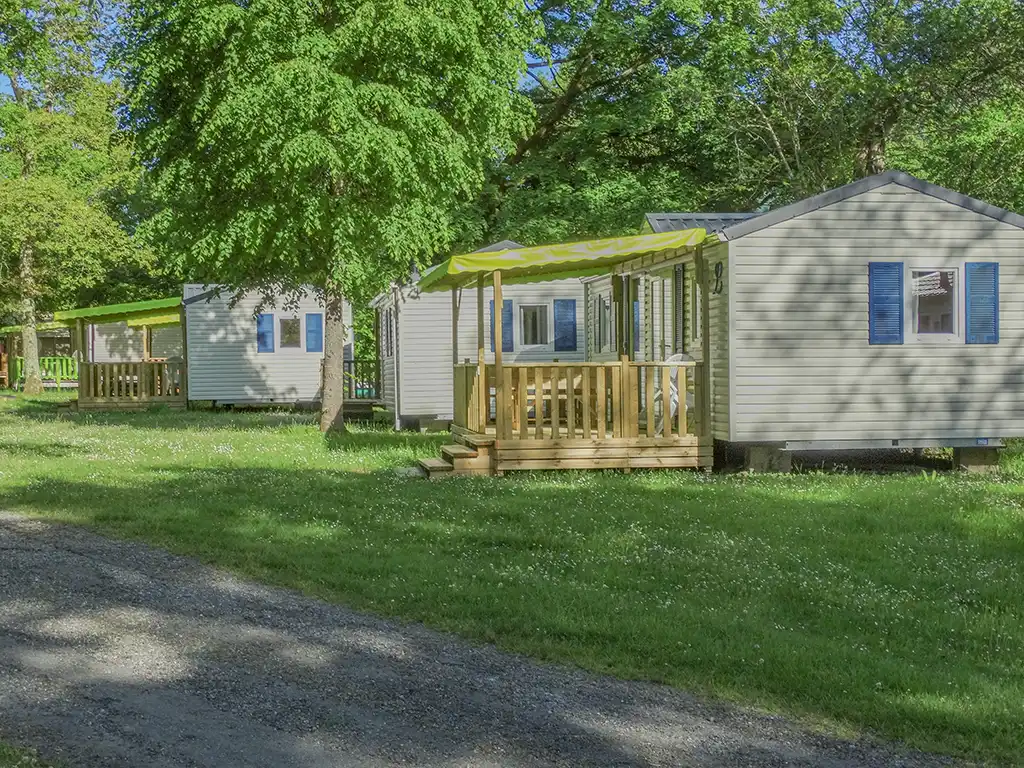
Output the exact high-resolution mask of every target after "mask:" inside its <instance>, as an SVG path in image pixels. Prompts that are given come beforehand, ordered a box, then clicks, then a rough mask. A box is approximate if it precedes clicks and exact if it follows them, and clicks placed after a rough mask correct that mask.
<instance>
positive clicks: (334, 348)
mask: <svg viewBox="0 0 1024 768" xmlns="http://www.w3.org/2000/svg"><path fill="white" fill-rule="evenodd" d="M325 305H326V309H327V312H326V314H327V317H326V322H325V323H324V382H323V384H324V386H323V399H322V403H321V411H320V431H321V432H330V433H334V434H340V433H343V432H344V431H345V413H344V411H345V335H346V334H345V332H346V331H347V330H348V329H347V328H345V315H344V307H345V296H344V293H343V292H342V290H341V288H340V287H339V286H336V285H335V286H330V287H328V289H327V296H326V301H325Z"/></svg>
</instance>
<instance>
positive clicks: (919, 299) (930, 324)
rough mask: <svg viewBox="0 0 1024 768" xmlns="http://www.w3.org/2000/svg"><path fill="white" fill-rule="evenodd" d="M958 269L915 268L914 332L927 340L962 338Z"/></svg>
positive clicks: (912, 283) (912, 272)
mask: <svg viewBox="0 0 1024 768" xmlns="http://www.w3.org/2000/svg"><path fill="white" fill-rule="evenodd" d="M958 277H959V275H958V270H956V269H912V270H911V272H910V278H911V279H910V285H911V290H910V304H911V317H912V318H913V328H914V333H916V334H917V335H919V336H924V337H928V338H942V337H946V338H955V337H957V336H958V335H959V332H960V329H959V327H958V326H959V323H958V322H957V319H958V316H959V312H958V307H959V301H958V293H959V280H958Z"/></svg>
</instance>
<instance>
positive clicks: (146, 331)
mask: <svg viewBox="0 0 1024 768" xmlns="http://www.w3.org/2000/svg"><path fill="white" fill-rule="evenodd" d="M151 357H153V337H152V336H151V335H150V328H149V326H148V325H144V326H142V359H143V360H149V359H150V358H151Z"/></svg>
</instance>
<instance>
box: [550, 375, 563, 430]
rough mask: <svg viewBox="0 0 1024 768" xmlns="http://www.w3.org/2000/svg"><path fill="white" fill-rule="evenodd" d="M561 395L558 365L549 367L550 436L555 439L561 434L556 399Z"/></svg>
mask: <svg viewBox="0 0 1024 768" xmlns="http://www.w3.org/2000/svg"><path fill="white" fill-rule="evenodd" d="M561 396H562V381H561V377H560V375H559V369H558V366H557V365H556V366H554V367H553V368H552V369H551V437H552V438H553V439H555V440H557V439H558V436H559V434H561V424H560V422H561V418H560V416H559V410H560V409H559V407H558V401H559V399H560V398H561Z"/></svg>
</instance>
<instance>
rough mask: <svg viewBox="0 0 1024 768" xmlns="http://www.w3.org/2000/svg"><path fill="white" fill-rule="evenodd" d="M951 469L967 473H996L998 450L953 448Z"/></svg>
mask: <svg viewBox="0 0 1024 768" xmlns="http://www.w3.org/2000/svg"><path fill="white" fill-rule="evenodd" d="M953 468H954V469H963V470H966V471H967V472H996V471H998V470H999V449H998V448H954V449H953Z"/></svg>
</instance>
